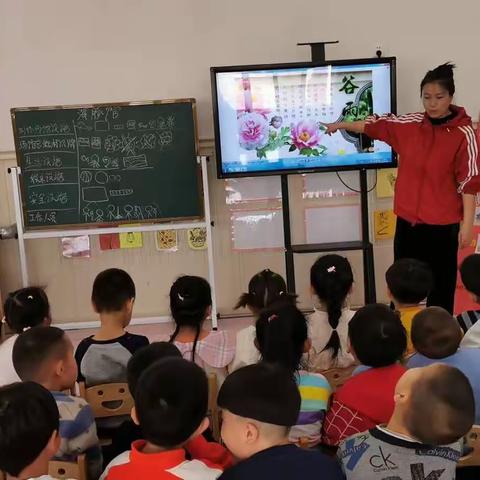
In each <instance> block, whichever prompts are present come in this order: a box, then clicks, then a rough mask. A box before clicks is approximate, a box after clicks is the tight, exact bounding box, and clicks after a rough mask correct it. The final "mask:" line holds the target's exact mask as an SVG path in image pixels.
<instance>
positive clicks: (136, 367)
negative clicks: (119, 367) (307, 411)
mask: <svg viewBox="0 0 480 480" xmlns="http://www.w3.org/2000/svg"><path fill="white" fill-rule="evenodd" d="M167 357H177V358H182V354H181V353H180V350H179V349H178V348H177V347H176V346H175V345H174V344H173V343H168V342H154V343H151V344H150V345H147V346H145V347H142V348H141V349H140V350H137V351H136V352H135V353H134V354H133V355H132V356H131V357H130V360H129V361H128V364H127V382H128V388H129V390H130V393H131V395H132V397H135V392H136V390H137V383H138V380H139V379H140V376H141V375H142V373H143V372H144V371H145V370H146V369H147V368H148V367H149V366H150V365H153V364H154V363H155V362H157V361H158V360H162V359H163V358H167Z"/></svg>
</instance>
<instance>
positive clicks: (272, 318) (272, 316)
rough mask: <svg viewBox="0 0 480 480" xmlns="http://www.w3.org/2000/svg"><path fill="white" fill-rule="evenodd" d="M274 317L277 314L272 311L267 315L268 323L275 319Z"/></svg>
mask: <svg viewBox="0 0 480 480" xmlns="http://www.w3.org/2000/svg"><path fill="white" fill-rule="evenodd" d="M276 318H278V315H277V314H276V313H274V314H273V315H270V316H269V317H268V323H270V322H271V321H272V320H275V319H276Z"/></svg>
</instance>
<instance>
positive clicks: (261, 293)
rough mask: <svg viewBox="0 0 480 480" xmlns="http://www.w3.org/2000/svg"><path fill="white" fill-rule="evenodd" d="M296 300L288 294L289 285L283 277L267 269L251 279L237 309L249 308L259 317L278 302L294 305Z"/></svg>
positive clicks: (294, 296)
mask: <svg viewBox="0 0 480 480" xmlns="http://www.w3.org/2000/svg"><path fill="white" fill-rule="evenodd" d="M296 298H297V297H296V295H292V294H290V293H287V284H286V283H285V280H284V279H283V278H282V276H281V275H279V274H278V273H275V272H272V271H271V270H269V269H268V268H267V269H265V270H262V271H261V272H258V273H257V274H256V275H254V276H253V277H252V278H251V279H250V282H248V292H247V293H242V295H241V297H240V298H239V299H238V302H237V305H236V306H235V309H237V308H240V307H243V308H245V307H248V308H249V309H250V310H251V311H252V313H254V314H255V315H258V314H259V312H260V311H261V310H263V309H264V308H268V307H270V306H271V305H273V304H275V303H277V302H281V303H290V304H292V305H294V304H295V299H296Z"/></svg>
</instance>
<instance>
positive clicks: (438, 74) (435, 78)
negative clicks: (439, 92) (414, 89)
mask: <svg viewBox="0 0 480 480" xmlns="http://www.w3.org/2000/svg"><path fill="white" fill-rule="evenodd" d="M454 68H455V65H454V64H453V63H450V62H447V63H444V64H442V65H439V66H438V67H437V68H434V69H433V70H429V71H428V72H427V74H426V75H425V77H424V78H423V80H422V83H421V84H420V95H421V94H422V92H423V87H424V86H425V85H427V84H428V83H438V84H439V85H440V86H441V87H442V88H444V89H445V90H447V91H448V93H449V95H450V96H451V97H453V95H454V94H455V82H454V80H453V69H454Z"/></svg>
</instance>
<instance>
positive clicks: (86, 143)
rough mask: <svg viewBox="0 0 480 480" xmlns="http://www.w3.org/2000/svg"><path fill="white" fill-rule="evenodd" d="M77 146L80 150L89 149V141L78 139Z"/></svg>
mask: <svg viewBox="0 0 480 480" xmlns="http://www.w3.org/2000/svg"><path fill="white" fill-rule="evenodd" d="M77 145H78V146H79V147H80V148H90V139H89V138H87V137H78V138H77Z"/></svg>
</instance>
